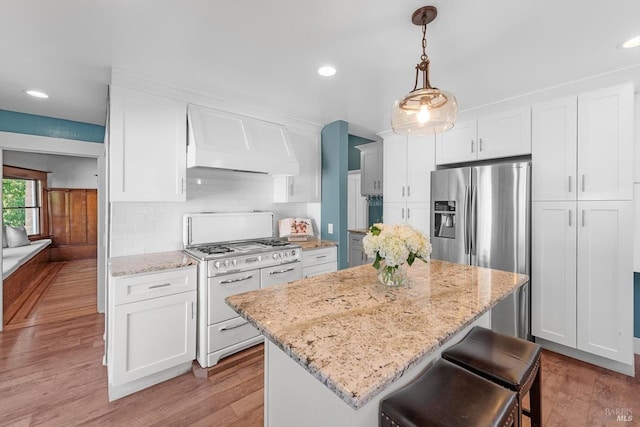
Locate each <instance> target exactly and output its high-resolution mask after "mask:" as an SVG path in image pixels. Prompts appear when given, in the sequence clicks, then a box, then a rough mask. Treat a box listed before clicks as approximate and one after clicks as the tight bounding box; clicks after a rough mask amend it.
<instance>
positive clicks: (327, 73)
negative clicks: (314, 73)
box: [318, 65, 336, 77]
mask: <svg viewBox="0 0 640 427" xmlns="http://www.w3.org/2000/svg"><path fill="white" fill-rule="evenodd" d="M335 73H336V69H335V68H333V67H332V66H331V65H324V66H322V67H320V68H318V74H320V75H321V76H324V77H331V76H333V75H334V74H335Z"/></svg>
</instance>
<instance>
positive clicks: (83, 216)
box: [67, 189, 87, 245]
mask: <svg viewBox="0 0 640 427" xmlns="http://www.w3.org/2000/svg"><path fill="white" fill-rule="evenodd" d="M67 195H68V197H69V244H71V245H79V244H80V245H81V244H85V243H87V193H86V191H85V190H75V189H72V190H69V192H68V193H67Z"/></svg>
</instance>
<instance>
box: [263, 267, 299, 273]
mask: <svg viewBox="0 0 640 427" xmlns="http://www.w3.org/2000/svg"><path fill="white" fill-rule="evenodd" d="M293 270H295V268H293V267H289V268H285V269H284V270H278V271H270V272H269V274H282V273H288V272H290V271H293Z"/></svg>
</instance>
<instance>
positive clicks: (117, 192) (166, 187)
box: [108, 86, 187, 202]
mask: <svg viewBox="0 0 640 427" xmlns="http://www.w3.org/2000/svg"><path fill="white" fill-rule="evenodd" d="M186 124H187V105H186V103H184V102H180V101H175V100H173V99H169V98H164V97H161V96H157V95H152V94H149V93H143V92H138V91H135V90H131V89H127V88H123V87H118V86H111V90H110V120H109V148H108V149H109V151H110V155H109V165H110V170H109V176H110V181H109V183H110V188H109V194H110V197H111V201H122V202H126V201H141V202H142V201H151V202H183V201H185V200H186V196H185V192H184V188H185V187H184V186H185V179H186V161H187V159H186V147H187V133H186V132H187V131H186Z"/></svg>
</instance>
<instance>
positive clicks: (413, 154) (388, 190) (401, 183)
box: [382, 133, 435, 203]
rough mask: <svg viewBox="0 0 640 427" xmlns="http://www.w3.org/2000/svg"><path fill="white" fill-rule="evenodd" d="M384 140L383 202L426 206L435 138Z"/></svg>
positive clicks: (389, 137) (387, 136) (390, 136)
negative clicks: (423, 204) (417, 203)
mask: <svg viewBox="0 0 640 427" xmlns="http://www.w3.org/2000/svg"><path fill="white" fill-rule="evenodd" d="M382 136H383V138H384V158H385V163H384V188H385V193H384V201H385V203H386V202H390V203H396V202H405V203H407V202H427V201H429V200H430V199H431V171H433V170H434V169H435V137H434V136H405V135H396V134H393V133H389V134H384V135H382Z"/></svg>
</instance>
